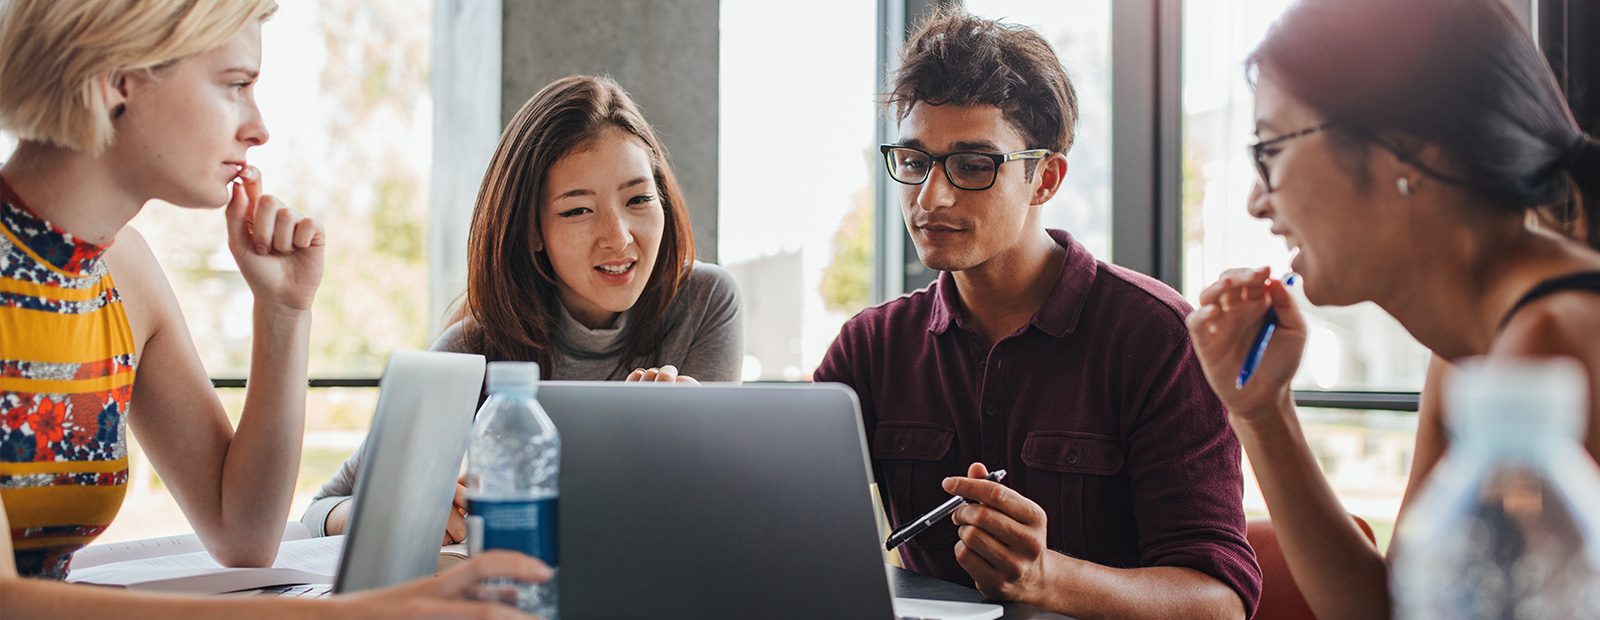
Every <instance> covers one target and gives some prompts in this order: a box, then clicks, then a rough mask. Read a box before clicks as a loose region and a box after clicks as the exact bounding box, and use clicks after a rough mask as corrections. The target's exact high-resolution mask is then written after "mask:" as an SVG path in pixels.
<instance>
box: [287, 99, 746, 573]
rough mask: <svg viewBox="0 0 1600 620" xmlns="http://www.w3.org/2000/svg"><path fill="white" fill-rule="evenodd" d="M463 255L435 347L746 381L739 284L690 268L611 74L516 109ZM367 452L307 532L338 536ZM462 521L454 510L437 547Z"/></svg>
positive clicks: (563, 368) (547, 368) (578, 376)
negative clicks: (460, 294) (461, 280)
mask: <svg viewBox="0 0 1600 620" xmlns="http://www.w3.org/2000/svg"><path fill="white" fill-rule="evenodd" d="M467 253H468V256H467V290H466V295H465V300H464V303H463V304H462V306H461V307H460V309H459V310H458V311H457V314H456V317H455V318H456V322H455V324H454V325H451V326H450V327H449V328H447V329H446V330H445V331H444V334H443V335H441V336H440V337H439V340H438V341H437V342H435V343H434V345H433V348H434V350H440V351H453V352H460V353H476V354H480V355H483V356H485V357H487V358H489V360H490V361H500V360H513V361H533V362H538V363H539V368H540V371H541V372H542V374H543V377H544V378H545V379H569V380H588V381H605V380H611V381H616V380H623V379H627V380H630V381H632V380H646V381H680V382H690V383H692V382H695V381H696V380H708V381H736V380H738V379H739V370H740V364H741V356H742V353H743V349H744V344H743V337H744V335H743V325H742V322H741V320H740V317H739V292H738V286H737V285H736V284H734V281H733V278H732V276H730V275H729V274H728V272H726V271H724V270H723V269H722V268H721V267H718V266H716V265H709V264H704V263H699V262H695V261H693V260H692V258H691V257H692V256H694V238H693V236H692V233H691V232H690V229H689V216H688V210H687V209H686V208H685V206H684V203H683V194H682V192H680V191H679V189H678V181H677V178H676V177H675V176H674V175H673V173H672V168H671V165H670V163H669V162H668V159H667V153H666V150H665V149H664V148H663V147H662V146H661V142H660V141H659V140H657V139H656V135H655V131H654V130H653V129H652V128H651V127H650V125H649V123H648V122H646V121H645V119H644V115H643V114H642V113H641V112H640V111H639V108H638V106H637V105H636V104H634V102H633V99H632V98H630V97H629V96H628V94H627V93H626V92H624V91H623V90H622V87H620V86H618V85H617V83H616V82H614V81H612V80H610V79H609V78H603V77H599V78H597V77H589V76H573V77H567V78H562V79H560V80H556V81H555V82H552V83H550V84H549V85H547V86H545V87H544V88H543V89H542V90H540V91H539V92H538V93H537V94H535V95H534V96H533V97H532V98H531V99H529V100H528V102H527V103H526V104H523V106H522V109H521V110H520V111H518V112H517V115H516V117H515V118H513V119H512V120H511V122H510V123H509V124H508V125H507V126H506V129H505V131H504V132H503V133H502V134H501V136H500V145H499V147H498V148H497V149H496V151H495V155H494V159H493V160H492V161H491V162H490V163H489V170H488V171H487V172H486V173H485V174H484V179H483V186H482V188H481V189H480V190H479V192H478V203H477V206H476V207H475V208H474V210H473V214H472V231H471V237H470V239H469V242H468V246H467ZM647 366H648V367H650V368H649V370H644V368H643V367H647ZM635 367H640V368H639V369H638V370H635ZM361 453H362V450H361V449H359V448H358V449H357V450H356V451H355V453H354V454H352V455H351V456H350V458H349V459H348V460H347V461H345V464H344V466H343V467H342V468H340V470H339V473H338V474H337V475H335V476H334V477H333V479H332V480H330V481H328V483H327V484H325V485H323V487H322V490H321V491H319V492H318V493H317V496H316V499H315V500H314V501H313V502H312V504H311V507H310V508H307V509H306V512H305V516H304V517H303V518H302V521H304V522H305V523H306V525H307V526H308V527H309V528H310V529H311V531H312V532H313V533H315V534H319V535H322V534H327V535H332V534H338V533H341V532H343V531H344V525H345V520H346V518H347V515H348V509H349V504H348V502H347V500H348V499H349V498H350V496H351V495H352V493H353V492H354V482H355V478H356V474H357V473H358V472H359V471H360V468H361ZM465 528H466V524H465V521H464V520H463V519H462V517H461V515H460V513H459V512H452V513H451V518H450V523H449V525H448V526H447V528H446V532H444V533H443V535H444V542H446V543H449V542H453V541H455V540H460V539H461V538H462V537H463V536H464V535H465Z"/></svg>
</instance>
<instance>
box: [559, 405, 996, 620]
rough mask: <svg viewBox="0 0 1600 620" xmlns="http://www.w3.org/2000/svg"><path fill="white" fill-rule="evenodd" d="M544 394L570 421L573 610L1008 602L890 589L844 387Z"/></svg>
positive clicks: (948, 610) (566, 472)
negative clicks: (908, 594)
mask: <svg viewBox="0 0 1600 620" xmlns="http://www.w3.org/2000/svg"><path fill="white" fill-rule="evenodd" d="M538 398H539V402H540V403H541V404H542V405H543V406H544V408H545V409H546V410H547V411H548V412H549V413H550V417H551V419H552V420H553V421H554V422H555V424H556V428H557V429H558V430H559V431H560V432H561V445H562V451H563V452H562V455H561V478H560V490H561V504H560V517H561V520H560V524H561V525H560V541H561V559H562V564H561V567H560V571H561V586H560V587H561V597H560V600H561V617H562V619H563V620H591V619H600V618H605V619H614V620H626V619H630V618H650V619H671V618H685V619H689V618H692V619H695V620H715V619H719V618H728V619H730V620H731V619H739V620H745V619H748V618H763V619H795V620H800V619H806V620H812V619H816V618H863V619H869V620H874V619H876V620H890V619H892V618H896V617H897V612H899V613H898V616H916V617H919V618H961V619H964V620H965V619H973V620H979V619H983V618H996V617H999V616H1000V615H1001V611H1002V610H1001V608H1000V606H998V605H985V604H974V603H947V602H929V601H913V600H910V599H900V600H899V601H896V600H895V599H893V597H892V595H891V591H890V581H889V577H888V573H887V570H886V567H885V566H886V565H885V563H884V557H883V551H882V549H883V546H882V545H883V539H882V538H881V537H880V532H879V531H878V526H877V517H876V514H875V510H874V507H873V498H872V491H871V488H870V484H871V482H872V472H871V469H870V466H869V464H868V457H867V447H866V440H865V437H864V435H863V432H862V426H861V415H860V405H859V403H858V401H857V400H856V396H855V393H853V392H851V391H850V390H849V389H847V388H845V387H842V386H838V385H797V386H738V387H736V386H716V385H707V386H702V387H687V386H678V385H639V384H618V383H564V382H553V383H542V384H540V387H539V395H538ZM911 607H918V608H917V609H915V610H911V609H910V608H911Z"/></svg>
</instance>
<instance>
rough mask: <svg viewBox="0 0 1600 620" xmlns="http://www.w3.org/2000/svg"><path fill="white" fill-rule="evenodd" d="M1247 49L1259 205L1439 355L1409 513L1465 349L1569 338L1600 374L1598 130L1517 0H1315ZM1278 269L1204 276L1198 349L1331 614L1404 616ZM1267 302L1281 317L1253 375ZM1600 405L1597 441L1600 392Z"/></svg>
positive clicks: (1558, 346)
mask: <svg viewBox="0 0 1600 620" xmlns="http://www.w3.org/2000/svg"><path fill="white" fill-rule="evenodd" d="M1249 65H1250V68H1251V69H1252V70H1253V72H1254V76H1255V87H1256V106H1255V110H1256V112H1255V114H1256V132H1257V135H1258V136H1259V137H1260V139H1261V141H1260V142H1259V143H1258V144H1256V145H1254V146H1252V147H1251V155H1252V156H1253V157H1254V159H1255V163H1256V166H1257V169H1258V172H1259V174H1260V179H1259V180H1258V182H1257V183H1256V186H1255V189H1254V191H1253V192H1252V193H1251V196H1250V205H1249V210H1250V213H1251V215H1254V216H1256V217H1259V218H1262V219H1265V220H1268V221H1269V222H1271V223H1272V232H1273V233H1275V234H1277V235H1280V236H1282V237H1283V238H1284V240H1285V242H1286V243H1287V244H1288V245H1289V246H1290V248H1291V249H1292V250H1295V251H1297V253H1296V254H1295V255H1294V258H1293V262H1292V264H1291V266H1290V268H1291V269H1292V270H1293V271H1294V272H1295V273H1297V274H1299V275H1300V276H1301V277H1302V278H1303V280H1304V293H1305V296H1306V297H1307V299H1309V300H1310V301H1311V302H1312V303H1315V304H1319V305H1323V304H1327V305H1340V306H1342V305H1349V304H1354V303H1358V302H1363V301H1371V302H1374V303H1376V304H1377V305H1378V306H1379V307H1381V308H1383V309H1384V310H1385V311H1386V312H1388V313H1389V314H1390V315H1392V316H1393V317H1394V318H1395V319H1396V320H1398V321H1399V322H1400V323H1401V325H1403V326H1404V327H1405V328H1406V329H1407V330H1408V331H1409V332H1410V333H1411V334H1412V335H1413V336H1415V337H1416V339H1417V340H1418V341H1420V342H1421V343H1422V344H1423V345H1425V346H1427V347H1428V348H1429V349H1431V350H1432V351H1433V353H1434V356H1433V360H1432V363H1431V365H1430V367H1429V371H1428V376H1427V381H1426V385H1425V386H1424V388H1423V393H1422V401H1421V414H1420V420H1419V424H1418V428H1417V445H1416V451H1415V456H1414V460H1413V464H1412V471H1411V477H1410V484H1409V486H1408V487H1407V492H1406V500H1407V501H1406V502H1405V503H1403V504H1402V514H1403V513H1404V507H1405V506H1407V505H1409V504H1410V500H1411V499H1414V498H1415V495H1416V492H1417V491H1418V490H1420V489H1421V488H1422V487H1423V485H1424V483H1425V481H1426V480H1427V478H1428V476H1429V473H1430V472H1431V470H1432V469H1433V467H1434V466H1435V465H1437V464H1438V463H1439V461H1440V459H1441V457H1442V455H1443V453H1444V452H1445V451H1446V450H1447V449H1449V446H1450V438H1449V436H1448V434H1447V433H1446V430H1445V427H1444V424H1443V421H1442V418H1443V416H1442V413H1441V410H1440V395H1441V383H1442V382H1443V380H1444V379H1445V378H1446V377H1447V376H1448V375H1449V374H1450V373H1451V372H1452V371H1451V364H1452V361H1454V360H1459V359H1462V358H1465V357H1467V356H1479V355H1490V356H1498V355H1563V356H1570V357H1574V358H1577V359H1578V360H1580V361H1582V362H1583V363H1584V364H1585V365H1586V366H1587V368H1588V372H1589V373H1590V377H1591V386H1592V387H1591V390H1590V392H1591V393H1592V394H1593V393H1600V336H1597V334H1600V252H1597V251H1596V250H1595V246H1596V245H1600V208H1597V204H1600V145H1597V143H1596V141H1595V139H1594V138H1593V137H1590V136H1588V135H1585V134H1584V133H1583V132H1582V131H1580V130H1579V128H1578V125H1577V123H1576V122H1575V120H1574V118H1573V115H1572V112H1571V111H1570V110H1569V109H1568V108H1567V105H1566V103H1565V101H1564V100H1563V98H1562V95H1561V91H1560V90H1559V88H1558V87H1557V84H1556V81H1555V78H1554V76H1553V75H1552V74H1551V72H1550V69H1549V68H1548V66H1547V65H1546V63H1545V60H1544V58H1543V57H1542V56H1541V55H1540V53H1539V51H1538V50H1537V49H1536V48H1535V47H1534V43H1533V41H1532V40H1531V39H1530V37H1529V36H1528V33H1527V31H1526V30H1525V29H1524V28H1523V26H1522V25H1521V24H1520V23H1518V21H1517V19H1516V18H1515V17H1514V16H1513V15H1512V13H1511V12H1510V11H1509V9H1507V8H1506V7H1505V6H1504V4H1503V3H1502V2H1501V1H1500V0H1408V1H1406V2H1395V1H1393V0H1302V1H1301V2H1300V3H1298V4H1296V5H1295V6H1293V7H1291V8H1290V9H1289V11H1288V12H1287V13H1286V14H1285V15H1284V16H1283V18H1282V19H1281V20H1280V21H1279V22H1278V23H1277V24H1276V25H1275V26H1274V27H1273V28H1272V29H1271V30H1270V31H1269V32H1268V34H1267V36H1266V39H1265V40H1264V41H1263V42H1262V43H1261V46H1260V47H1259V48H1257V49H1256V51H1255V52H1254V53H1253V54H1252V55H1251V57H1250V60H1249ZM1271 275H1272V274H1270V273H1269V272H1268V270H1267V269H1258V270H1246V269H1235V270H1231V271H1228V272H1226V273H1224V274H1223V276H1222V278H1221V279H1220V280H1219V281H1218V282H1217V283H1215V284H1213V285H1211V286H1210V287H1209V288H1207V289H1206V290H1205V291H1204V292H1202V293H1201V295H1200V300H1199V301H1200V304H1201V307H1200V309H1198V310H1196V311H1195V312H1194V313H1193V314H1192V315H1191V316H1190V317H1189V320H1188V323H1189V329H1190V332H1191V334H1192V335H1193V337H1194V343H1195V350H1196V352H1197V354H1198V355H1199V357H1200V360H1201V362H1202V364H1203V365H1204V366H1205V370H1206V375H1207V380H1208V381H1209V382H1210V383H1211V386H1212V387H1213V388H1214V389H1215V390H1216V392H1217V394H1218V395H1219V396H1221V397H1222V400H1223V402H1224V403H1226V404H1227V407H1228V411H1229V418H1230V423H1231V424H1232V426H1233V428H1234V431H1235V432H1236V433H1237V434H1238V436H1239V438H1240V440H1241V442H1242V443H1243V444H1244V447H1245V450H1246V452H1247V453H1248V455H1249V457H1250V462H1251V464H1252V465H1253V466H1254V470H1255V474H1256V476H1257V480H1258V482H1259V483H1260V486H1261V491H1262V493H1263V494H1264V496H1265V497H1266V500H1267V504H1268V507H1269V508H1270V510H1271V512H1272V521H1273V528H1274V529H1275V530H1276V533H1277V536H1278V539H1279V540H1280V542H1281V544H1282V548H1283V553H1284V555H1285V557H1286V559H1287V560H1288V563H1289V566H1290V569H1291V570H1292V571H1293V573H1294V577H1295V581H1296V582H1297V583H1298V584H1299V586H1300V589H1301V591H1302V592H1303V593H1304V595H1305V598H1306V601H1307V602H1308V603H1310V605H1311V607H1312V609H1313V610H1315V611H1316V612H1317V615H1318V616H1319V617H1322V618H1385V617H1389V615H1390V609H1389V605H1390V603H1389V601H1390V597H1389V592H1388V581H1387V568H1386V564H1385V559H1384V558H1383V557H1382V556H1381V555H1380V554H1379V553H1378V551H1377V550H1376V549H1375V548H1373V546H1372V545H1371V544H1370V543H1368V542H1367V540H1366V538H1365V536H1364V535H1363V534H1362V533H1361V532H1360V531H1359V530H1358V529H1357V527H1356V525H1355V523H1354V522H1353V521H1352V520H1351V519H1350V518H1349V516H1348V515H1347V514H1346V513H1345V511H1344V509H1343V507H1341V506H1340V503H1339V500H1338V498H1337V497H1336V496H1335V495H1334V493H1333V491H1332V490H1331V489H1330V487H1329V486H1328V483H1327V481H1326V480H1325V479H1324V478H1323V476H1322V473H1321V471H1320V470H1319V468H1318V465H1317V461H1316V459H1315V458H1314V457H1313V455H1312V452H1311V449H1310V448H1309V447H1308V445H1307V443H1306V440H1305V437H1304V434H1303V433H1302V431H1301V428H1300V426H1299V422H1298V421H1297V418H1296V414H1295V411H1294V399H1293V395H1292V393H1291V391H1290V380H1291V379H1292V378H1293V377H1294V374H1295V370H1296V368H1297V367H1298V365H1299V362H1300V359H1301V353H1302V352H1303V351H1304V349H1305V344H1306V333H1307V332H1306V321H1305V318H1304V317H1303V316H1302V315H1301V313H1300V309H1299V308H1298V307H1297V305H1296V303H1295V302H1294V300H1293V299H1292V298H1291V297H1290V296H1289V294H1288V292H1287V291H1286V290H1285V288H1284V285H1283V283H1282V282H1281V281H1280V280H1278V279H1273V278H1271ZM1269 308H1270V309H1272V310H1273V311H1274V312H1275V313H1276V315H1277V322H1278V326H1277V328H1276V334H1275V335H1274V336H1273V338H1272V339H1271V340H1270V344H1269V345H1268V346H1267V348H1266V351H1265V353H1264V354H1263V355H1262V358H1261V360H1260V367H1259V370H1257V371H1256V372H1255V374H1254V376H1253V377H1252V378H1251V379H1249V381H1248V383H1243V382H1241V381H1240V376H1241V375H1240V370H1241V365H1242V364H1243V363H1244V360H1245V359H1246V357H1247V352H1248V350H1249V349H1251V348H1252V347H1251V344H1252V340H1253V339H1254V338H1255V335H1256V333H1257V332H1258V330H1260V329H1261V327H1262V324H1263V321H1264V320H1265V319H1264V316H1265V315H1266V313H1267V312H1268V309H1269ZM1241 383H1243V386H1242V387H1241V386H1240V384H1241ZM1594 402H1595V403H1600V399H1597V400H1595V401H1594ZM1589 420H1590V423H1589V430H1588V435H1587V438H1586V446H1587V447H1588V450H1589V452H1590V454H1591V455H1595V454H1600V404H1593V405H1591V410H1590V415H1589Z"/></svg>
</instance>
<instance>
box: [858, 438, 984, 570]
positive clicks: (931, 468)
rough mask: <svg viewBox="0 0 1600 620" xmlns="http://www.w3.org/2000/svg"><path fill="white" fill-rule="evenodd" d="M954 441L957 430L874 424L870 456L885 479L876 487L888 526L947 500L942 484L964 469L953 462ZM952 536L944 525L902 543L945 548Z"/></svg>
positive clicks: (952, 528) (951, 527) (951, 542)
mask: <svg viewBox="0 0 1600 620" xmlns="http://www.w3.org/2000/svg"><path fill="white" fill-rule="evenodd" d="M955 436H956V432H955V429H953V428H948V427H943V426H938V425H933V424H922V423H907V422H880V423H878V426H877V428H876V429H875V430H874V431H873V434H872V445H871V452H872V460H873V462H874V463H876V464H877V465H878V467H879V468H880V471H881V473H882V476H883V477H882V478H881V479H879V480H878V484H879V485H880V486H881V487H882V489H881V491H882V493H883V495H884V497H885V498H886V499H887V500H888V506H885V507H884V508H885V510H886V511H887V512H888V517H889V522H890V523H889V525H890V527H898V526H900V525H901V524H903V523H905V522H907V521H910V520H911V519H914V518H916V517H919V516H922V514H923V513H925V512H927V511H929V510H932V509H934V508H935V507H937V506H938V505H939V504H941V503H944V501H945V500H948V499H950V494H949V493H946V492H945V491H944V488H943V487H941V486H940V482H941V481H943V480H944V479H945V477H947V476H956V475H961V474H962V473H964V471H965V470H964V468H963V464H961V463H956V462H955V461H956V460H957V459H956V455H954V454H952V450H951V449H950V446H951V444H952V443H953V442H954V441H955ZM955 537H956V531H955V526H954V525H952V524H951V523H950V522H949V521H946V522H944V523H941V524H936V525H934V526H932V527H929V528H928V531H926V532H923V533H922V534H921V535H919V536H917V537H916V538H914V539H912V540H911V542H908V543H906V544H907V545H912V546H918V547H924V546H925V547H934V546H936V545H942V546H945V547H948V546H950V545H954V544H955Z"/></svg>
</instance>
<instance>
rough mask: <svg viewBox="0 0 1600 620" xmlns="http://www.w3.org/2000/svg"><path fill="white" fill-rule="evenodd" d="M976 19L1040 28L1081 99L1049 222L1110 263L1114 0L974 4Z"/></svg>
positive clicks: (1047, 209) (1047, 208)
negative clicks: (1064, 176) (1112, 31)
mask: <svg viewBox="0 0 1600 620" xmlns="http://www.w3.org/2000/svg"><path fill="white" fill-rule="evenodd" d="M965 6H966V9H967V10H968V11H971V12H972V13H973V14H974V15H978V16H980V17H987V18H989V19H999V20H1003V21H1006V22H1009V23H1013V24H1022V25H1026V26H1029V27H1032V28H1034V29H1035V30H1038V31H1039V33H1040V34H1041V35H1043V36H1044V37H1045V39H1047V40H1049V41H1050V45H1051V46H1052V47H1054V48H1055V50H1056V56H1057V57H1058V58H1060V59H1061V65H1062V66H1063V67H1065V68H1066V70H1067V77H1068V78H1070V79H1071V80H1072V86H1073V89H1074V90H1075V92H1076V94H1077V95H1078V127H1077V135H1076V136H1075V138H1074V141H1073V146H1072V150H1071V152H1069V153H1068V154H1067V178H1066V180H1065V181H1063V182H1062V187H1061V191H1060V192H1059V193H1057V194H1056V195H1055V197H1053V198H1051V199H1050V202H1047V203H1045V205H1044V211H1043V213H1042V215H1043V219H1044V225H1045V226H1047V227H1049V228H1059V229H1062V230H1065V231H1067V232H1069V233H1072V236H1073V237H1074V238H1076V239H1077V240H1078V241H1079V242H1081V243H1083V245H1084V247H1086V248H1088V249H1089V252H1090V253H1092V254H1094V255H1095V257H1096V258H1099V259H1100V260H1105V261H1109V260H1111V244H1112V240H1111V112H1112V110H1111V0H968V1H967V2H966V3H965Z"/></svg>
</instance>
